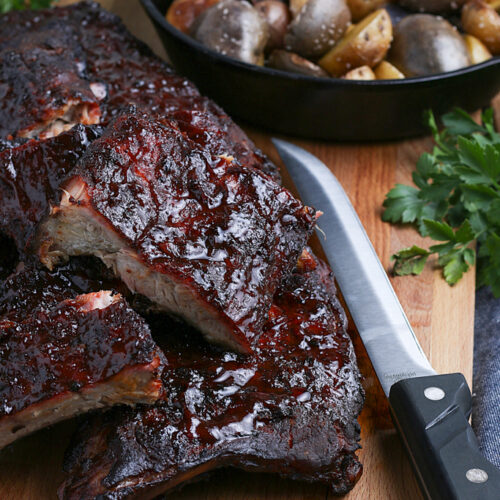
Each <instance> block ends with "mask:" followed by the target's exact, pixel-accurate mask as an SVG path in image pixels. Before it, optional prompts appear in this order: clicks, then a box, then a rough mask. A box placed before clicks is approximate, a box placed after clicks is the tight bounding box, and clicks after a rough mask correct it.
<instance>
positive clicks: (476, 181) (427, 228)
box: [382, 109, 500, 297]
mask: <svg viewBox="0 0 500 500" xmlns="http://www.w3.org/2000/svg"><path fill="white" fill-rule="evenodd" d="M427 121H428V125H429V128H430V129H431V132H432V134H433V137H434V142H435V146H434V148H433V150H432V152H427V153H424V154H422V156H421V157H420V159H419V160H418V162H417V165H416V169H415V171H414V172H413V174H412V178H413V182H414V183H415V186H406V185H403V184H397V185H396V187H394V188H393V189H391V191H389V193H387V195H386V199H385V201H384V207H385V211H384V213H383V215H382V219H383V220H384V221H387V222H392V223H410V224H413V225H415V227H416V228H417V230H418V231H419V232H420V234H421V235H422V236H429V237H430V238H431V239H433V240H435V241H437V242H439V243H438V244H436V245H432V246H431V247H429V249H428V250H426V249H423V248H420V247H417V246H413V247H411V248H405V249H403V250H400V251H399V252H397V253H396V254H395V255H393V256H392V260H394V269H393V271H394V273H395V274H397V275H408V274H420V273H421V272H422V270H423V269H424V267H425V264H426V262H427V260H428V258H429V256H430V255H432V254H436V255H437V257H438V260H437V262H438V265H439V266H441V267H442V269H443V276H444V278H445V279H446V281H447V282H448V283H449V284H450V285H453V284H455V283H457V282H458V281H459V280H460V279H461V278H462V276H463V274H464V273H465V272H467V271H468V270H469V269H470V267H471V266H473V265H474V264H475V263H476V261H477V275H478V279H477V282H478V286H482V285H489V286H491V288H492V290H493V293H494V294H495V296H497V297H500V134H499V133H498V132H497V131H496V130H495V127H494V121H493V110H492V109H488V110H486V111H484V113H483V114H482V116H481V124H478V123H476V122H475V121H474V120H473V119H472V117H471V116H470V115H468V114H467V113H466V112H465V111H463V110H461V109H455V110H453V111H452V112H450V113H448V114H446V115H444V116H443V117H442V122H443V124H444V126H445V128H444V129H443V130H441V131H440V130H439V129H438V126H437V122H436V120H435V118H434V115H433V114H432V113H429V114H428V116H427ZM476 244H477V245H478V248H479V250H478V254H477V258H476V250H475V247H476Z"/></svg>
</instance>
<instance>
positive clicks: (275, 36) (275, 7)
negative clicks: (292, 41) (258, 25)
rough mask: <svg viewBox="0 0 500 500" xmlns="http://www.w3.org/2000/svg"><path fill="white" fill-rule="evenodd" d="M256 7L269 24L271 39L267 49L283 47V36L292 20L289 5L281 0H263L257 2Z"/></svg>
mask: <svg viewBox="0 0 500 500" xmlns="http://www.w3.org/2000/svg"><path fill="white" fill-rule="evenodd" d="M255 8H256V9H257V11H258V12H259V13H260V14H261V15H262V17H263V18H264V19H265V20H266V22H267V24H268V26H269V40H268V41H267V46H266V49H268V50H271V49H277V48H280V47H283V38H284V37H285V32H286V29H287V27H288V23H289V22H290V13H289V12H288V7H287V6H286V5H285V4H284V3H283V2H280V1H279V0H263V1H262V2H258V3H256V4H255Z"/></svg>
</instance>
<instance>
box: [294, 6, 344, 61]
mask: <svg viewBox="0 0 500 500" xmlns="http://www.w3.org/2000/svg"><path fill="white" fill-rule="evenodd" d="M350 22H351V12H350V10H349V8H348V7H347V4H346V1H345V0H308V1H307V3H306V4H305V5H304V6H303V7H302V9H300V11H299V13H298V14H297V16H296V17H295V18H294V19H293V20H292V22H291V23H290V24H289V25H288V29H287V32H286V34H285V49H286V50H288V51H290V52H296V53H297V54H300V55H301V56H302V57H306V58H308V59H315V58H317V57H319V56H321V55H322V54H324V53H325V52H326V51H327V50H328V49H329V48H330V47H332V46H333V45H334V43H335V42H336V41H337V40H339V39H340V38H341V37H342V35H343V34H344V33H345V30H346V29H347V27H348V26H349V23H350Z"/></svg>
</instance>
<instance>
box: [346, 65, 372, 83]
mask: <svg viewBox="0 0 500 500" xmlns="http://www.w3.org/2000/svg"><path fill="white" fill-rule="evenodd" d="M342 78H344V80H375V73H374V72H373V71H372V69H371V68H370V66H361V67H359V68H354V69H351V71H348V72H347V73H346V74H345V75H344V76H343V77H342Z"/></svg>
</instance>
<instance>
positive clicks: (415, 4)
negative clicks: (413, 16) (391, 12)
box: [398, 0, 465, 14]
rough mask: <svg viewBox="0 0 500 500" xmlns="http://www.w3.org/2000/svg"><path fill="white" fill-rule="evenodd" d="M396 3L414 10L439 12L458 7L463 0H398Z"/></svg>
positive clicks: (431, 12) (449, 10)
mask: <svg viewBox="0 0 500 500" xmlns="http://www.w3.org/2000/svg"><path fill="white" fill-rule="evenodd" d="M398 3H399V5H401V6H402V7H404V8H406V9H410V10H413V11H415V12H421V13H422V12H428V13H430V14H439V13H445V12H452V11H454V10H458V9H460V7H462V5H463V4H464V3H465V0H399V1H398Z"/></svg>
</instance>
